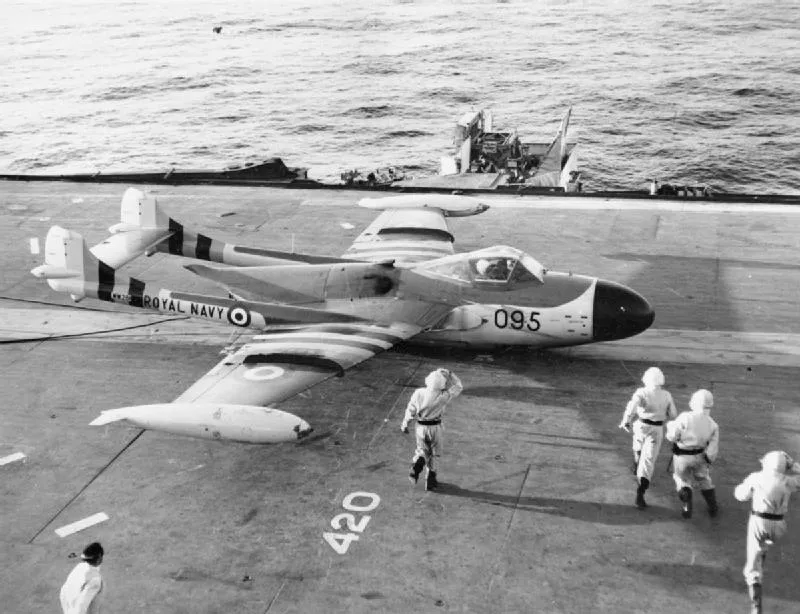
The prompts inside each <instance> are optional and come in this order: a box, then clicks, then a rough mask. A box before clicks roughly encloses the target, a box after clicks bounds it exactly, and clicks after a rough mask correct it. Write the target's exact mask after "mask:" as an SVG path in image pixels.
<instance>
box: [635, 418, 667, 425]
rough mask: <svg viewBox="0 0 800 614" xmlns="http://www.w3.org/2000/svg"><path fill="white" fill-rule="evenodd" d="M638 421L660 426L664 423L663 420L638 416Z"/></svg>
mask: <svg viewBox="0 0 800 614" xmlns="http://www.w3.org/2000/svg"><path fill="white" fill-rule="evenodd" d="M639 421H640V422H644V423H645V424H649V425H651V426H662V425H663V424H664V421H663V420H648V419H647V418H639Z"/></svg>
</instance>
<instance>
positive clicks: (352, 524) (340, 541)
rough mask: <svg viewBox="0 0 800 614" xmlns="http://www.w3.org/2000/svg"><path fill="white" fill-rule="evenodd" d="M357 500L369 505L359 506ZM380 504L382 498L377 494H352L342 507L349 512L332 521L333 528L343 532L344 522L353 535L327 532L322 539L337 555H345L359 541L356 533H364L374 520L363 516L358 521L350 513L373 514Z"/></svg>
mask: <svg viewBox="0 0 800 614" xmlns="http://www.w3.org/2000/svg"><path fill="white" fill-rule="evenodd" d="M357 499H358V500H364V501H368V503H366V504H362V505H358V504H357V503H355V501H356V500H357ZM380 503H381V498H380V497H379V496H378V495H376V494H375V493H371V492H361V491H357V492H351V493H350V494H349V495H347V496H346V497H345V498H344V500H343V501H342V507H343V508H344V509H346V510H348V511H347V512H345V513H344V514H337V515H336V516H334V517H333V518H332V519H331V527H333V528H334V529H337V530H341V529H343V528H344V527H342V523H343V522H344V523H345V525H346V527H347V528H348V529H349V530H350V531H351V533H330V532H326V533H323V534H322V538H323V539H324V540H325V541H326V542H328V544H329V545H330V547H331V548H333V550H334V552H336V554H345V553H346V552H347V550H348V548H350V544H351V543H353V542H357V541H358V537H359V536H358V535H356V533H363V532H364V529H366V528H367V525H368V524H369V521H370V519H371V518H372V517H371V516H366V515H363V516H361V518H360V519H358V520H356V517H355V515H354V514H350V513H349V512H360V513H364V512H371V511H372V510H374V509H375V508H376V507H378V506H379V505H380Z"/></svg>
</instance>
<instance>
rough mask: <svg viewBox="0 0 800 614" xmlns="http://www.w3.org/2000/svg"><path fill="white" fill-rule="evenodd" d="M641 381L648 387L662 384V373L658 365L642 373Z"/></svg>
mask: <svg viewBox="0 0 800 614" xmlns="http://www.w3.org/2000/svg"><path fill="white" fill-rule="evenodd" d="M642 383H643V384H644V385H645V386H647V387H648V388H655V387H656V386H663V385H664V374H663V373H662V372H661V369H659V368H658V367H650V368H649V369H648V370H647V371H645V372H644V375H642Z"/></svg>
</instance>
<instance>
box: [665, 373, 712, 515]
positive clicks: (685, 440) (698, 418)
mask: <svg viewBox="0 0 800 614" xmlns="http://www.w3.org/2000/svg"><path fill="white" fill-rule="evenodd" d="M713 406H714V396H713V395H712V394H711V393H710V392H709V391H708V390H705V389H700V390H698V391H697V392H695V393H694V394H693V395H692V398H691V399H690V400H689V408H690V409H691V411H685V412H682V413H681V415H680V416H678V417H677V419H675V420H673V421H672V422H669V423H667V439H669V440H670V441H671V442H672V443H673V445H672V454H673V456H672V463H673V466H672V477H673V479H674V480H675V487H676V488H677V489H678V498H679V499H680V500H681V515H682V516H683V517H684V518H691V517H692V489H693V488H694V487H697V488H699V489H700V492H701V493H702V495H703V498H704V499H705V500H706V504H707V505H708V514H709V516H712V517H713V516H716V515H717V512H718V511H719V507H718V505H717V496H716V493H715V491H714V484H713V483H712V482H711V475H710V473H709V468H710V466H711V463H713V462H714V461H715V460H716V459H717V454H718V453H719V427H718V426H717V423H716V422H714V420H712V419H711V416H709V413H710V412H711V408H712V407H713Z"/></svg>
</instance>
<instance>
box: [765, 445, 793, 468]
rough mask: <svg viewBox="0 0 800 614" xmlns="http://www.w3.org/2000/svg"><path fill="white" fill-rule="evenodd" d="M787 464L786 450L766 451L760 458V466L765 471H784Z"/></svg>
mask: <svg viewBox="0 0 800 614" xmlns="http://www.w3.org/2000/svg"><path fill="white" fill-rule="evenodd" d="M788 465H789V458H788V456H786V452H782V451H781V450H775V451H773V452H767V453H766V454H765V455H764V458H762V459H761V466H762V467H763V468H764V470H765V471H774V472H775V473H786V468H787V467H788Z"/></svg>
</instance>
